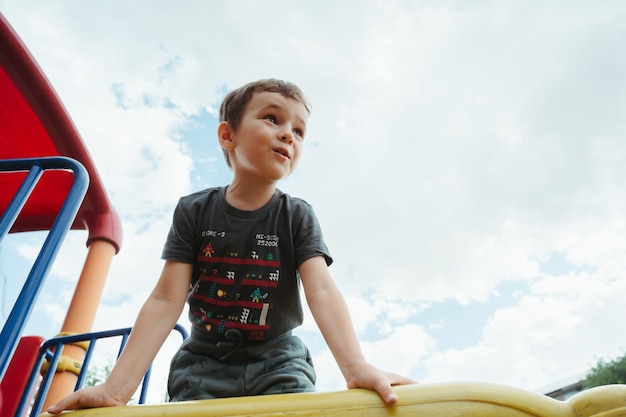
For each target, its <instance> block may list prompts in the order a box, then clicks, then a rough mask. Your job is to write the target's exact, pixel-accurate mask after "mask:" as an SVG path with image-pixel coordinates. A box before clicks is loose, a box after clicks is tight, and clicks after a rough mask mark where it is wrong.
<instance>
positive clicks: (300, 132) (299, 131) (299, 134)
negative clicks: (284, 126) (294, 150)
mask: <svg viewBox="0 0 626 417" xmlns="http://www.w3.org/2000/svg"><path fill="white" fill-rule="evenodd" d="M293 133H294V134H295V135H296V136H298V137H299V138H303V137H304V132H303V131H302V130H300V129H294V130H293Z"/></svg>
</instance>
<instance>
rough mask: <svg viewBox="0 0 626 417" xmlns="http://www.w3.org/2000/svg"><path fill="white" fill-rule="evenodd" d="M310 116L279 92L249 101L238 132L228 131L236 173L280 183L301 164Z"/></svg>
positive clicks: (297, 102) (224, 145)
mask: <svg viewBox="0 0 626 417" xmlns="http://www.w3.org/2000/svg"><path fill="white" fill-rule="evenodd" d="M308 118H309V113H308V111H307V110H306V108H305V106H304V105H303V104H302V103H301V102H299V101H297V100H294V99H291V98H287V97H285V96H283V95H282V94H280V93H274V92H267V91H264V92H260V93H255V94H254V95H253V96H252V99H251V100H250V102H248V104H247V106H246V108H245V111H244V114H243V117H242V119H241V123H240V124H239V127H238V129H237V130H236V131H232V130H230V129H229V133H230V135H229V136H230V142H227V143H224V141H223V138H222V135H220V143H221V144H222V146H223V147H225V148H226V149H228V150H229V151H230V152H229V157H230V161H231V165H232V167H233V170H234V171H235V173H236V174H238V175H246V176H252V177H254V178H255V179H257V180H261V179H264V180H270V181H277V180H279V179H281V178H285V177H287V176H288V175H289V174H291V173H292V172H293V171H294V170H295V169H296V166H297V165H298V161H299V160H300V154H301V152H302V144H303V141H304V135H305V132H306V127H307V121H308Z"/></svg>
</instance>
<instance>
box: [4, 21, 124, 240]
mask: <svg viewBox="0 0 626 417" xmlns="http://www.w3.org/2000/svg"><path fill="white" fill-rule="evenodd" d="M42 156H67V157H70V158H73V159H76V160H77V161H80V162H81V163H82V164H83V165H84V166H85V168H86V169H87V172H88V173H89V179H90V183H89V189H88V190H87V195H86V196H85V199H84V201H83V203H82V205H81V208H80V210H79V212H78V215H77V216H76V220H75V221H74V224H73V225H72V229H86V230H88V232H89V237H88V239H87V245H89V244H91V242H92V241H93V240H107V241H109V242H111V243H112V244H113V245H114V246H115V247H116V250H117V251H119V249H120V246H121V241H122V228H121V223H120V220H119V217H118V216H117V213H116V212H115V210H114V209H113V207H112V206H111V203H110V202H109V199H108V197H107V194H106V191H105V189H104V186H103V185H102V182H101V180H100V176H99V175H98V172H97V171H96V168H95V166H94V163H93V160H92V159H91V156H90V155H89V152H88V151H87V148H86V147H85V145H84V143H83V141H82V139H81V137H80V135H79V134H78V131H77V130H76V127H75V126H74V123H73V122H72V120H71V119H70V117H69V115H68V114H67V111H66V109H65V107H63V104H62V103H61V101H60V99H59V97H58V96H57V94H56V92H55V91H54V90H53V88H52V86H51V85H50V83H49V81H48V79H47V78H46V77H45V75H44V74H43V72H42V71H41V69H40V68H39V65H37V63H36V62H35V60H34V58H33V57H32V55H31V54H30V52H29V51H28V50H27V49H26V47H25V46H24V44H23V43H22V41H21V40H20V38H19V37H18V36H17V34H16V33H15V31H14V30H13V28H12V27H11V26H10V25H9V23H8V22H7V20H6V19H5V17H4V16H3V15H2V14H1V13H0V159H14V158H35V157H42ZM25 176H26V173H25V172H20V173H10V174H4V173H3V174H1V175H0V213H4V211H5V209H6V208H7V206H8V204H9V203H10V201H11V198H12V197H13V195H14V193H15V191H17V189H18V188H19V186H20V184H21V183H22V181H23V179H24V178H25ZM72 179H73V177H72V174H70V173H69V172H65V171H46V172H45V173H44V175H43V176H42V177H41V180H40V181H39V183H38V184H37V186H36V187H35V190H34V191H33V194H32V195H31V197H30V199H29V201H28V202H27V203H26V205H25V206H24V208H23V209H22V212H21V214H20V217H19V218H18V220H17V221H16V223H15V224H14V225H13V227H12V229H11V232H23V231H34V230H49V229H50V227H51V226H52V223H53V222H54V219H55V218H56V215H57V213H58V212H59V210H60V208H61V205H62V204H63V201H64V199H65V197H66V195H67V192H68V190H69V188H70V186H71V184H72Z"/></svg>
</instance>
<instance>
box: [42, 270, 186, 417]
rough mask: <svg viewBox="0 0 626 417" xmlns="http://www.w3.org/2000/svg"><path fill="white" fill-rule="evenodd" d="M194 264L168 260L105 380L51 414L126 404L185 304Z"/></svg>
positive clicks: (63, 402) (61, 403)
mask: <svg viewBox="0 0 626 417" xmlns="http://www.w3.org/2000/svg"><path fill="white" fill-rule="evenodd" d="M191 273H192V264H184V263H179V262H173V261H166V262H165V265H164V266H163V271H162V272H161V277H160V278H159V281H158V282H157V284H156V286H155V288H154V290H153V291H152V293H151V294H150V296H149V297H148V299H147V300H146V302H145V303H144V305H143V307H142V308H141V310H140V311H139V315H138V316H137V320H136V321H135V324H134V326H133V330H132V332H131V333H130V337H129V338H128V343H127V344H126V347H125V348H124V351H123V352H122V354H121V355H120V357H119V360H118V361H117V363H116V364H115V366H114V368H113V370H112V371H111V374H110V375H109V377H108V378H107V380H106V382H105V383H103V384H102V385H98V386H96V387H92V388H86V389H82V390H80V391H76V392H74V393H73V394H71V395H69V396H67V397H65V398H64V399H62V400H61V401H59V402H58V403H57V404H55V405H53V406H52V407H50V408H49V409H48V412H49V413H51V414H57V413H60V412H61V411H63V410H75V409H79V408H93V407H107V406H114V405H125V404H126V403H127V402H128V401H129V400H130V398H131V396H132V395H133V394H134V392H135V390H136V389H137V387H138V386H139V383H140V382H141V379H142V378H143V375H144V374H145V373H146V371H147V369H148V368H149V367H150V364H151V363H152V361H153V360H154V358H155V356H156V354H157V353H158V351H159V349H160V348H161V345H162V344H163V342H164V341H165V339H166V338H167V337H168V335H169V334H170V332H171V331H172V328H173V327H174V325H175V324H176V321H177V320H178V318H179V317H180V314H181V312H182V310H183V307H184V305H185V301H186V297H187V292H188V291H189V283H190V281H191Z"/></svg>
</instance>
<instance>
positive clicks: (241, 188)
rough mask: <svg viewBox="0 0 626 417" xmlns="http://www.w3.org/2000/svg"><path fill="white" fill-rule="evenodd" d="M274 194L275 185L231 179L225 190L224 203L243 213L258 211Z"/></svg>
mask: <svg viewBox="0 0 626 417" xmlns="http://www.w3.org/2000/svg"><path fill="white" fill-rule="evenodd" d="M275 192H276V183H275V182H269V183H263V184H258V183H249V182H243V181H237V180H236V179H233V181H232V182H231V183H230V185H229V186H228V188H227V189H226V201H227V202H228V204H230V205H231V206H233V207H235V208H237V209H239V210H245V211H253V210H257V209H260V208H261V207H263V206H264V205H266V204H267V203H268V202H269V201H270V200H271V199H272V197H273V196H274V193H275Z"/></svg>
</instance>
